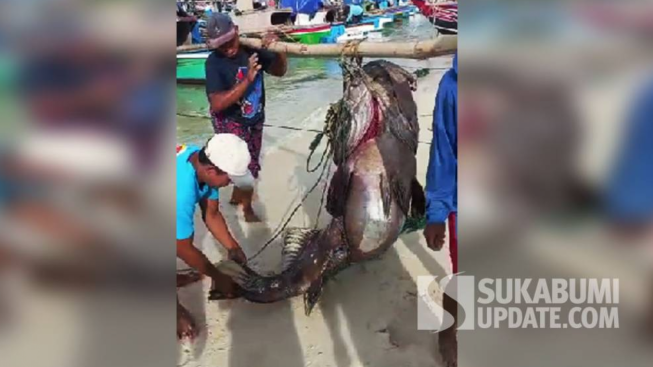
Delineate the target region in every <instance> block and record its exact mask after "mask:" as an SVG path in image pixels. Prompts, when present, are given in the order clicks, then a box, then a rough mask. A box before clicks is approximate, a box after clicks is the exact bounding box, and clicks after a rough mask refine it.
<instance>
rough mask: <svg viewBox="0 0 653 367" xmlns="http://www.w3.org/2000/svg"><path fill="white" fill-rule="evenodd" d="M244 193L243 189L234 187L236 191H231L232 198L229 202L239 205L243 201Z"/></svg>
mask: <svg viewBox="0 0 653 367" xmlns="http://www.w3.org/2000/svg"><path fill="white" fill-rule="evenodd" d="M242 197H243V194H242V193H241V191H240V190H239V189H238V188H237V187H234V191H233V192H232V193H231V200H229V204H231V205H233V206H238V205H240V204H242V203H243V199H242Z"/></svg>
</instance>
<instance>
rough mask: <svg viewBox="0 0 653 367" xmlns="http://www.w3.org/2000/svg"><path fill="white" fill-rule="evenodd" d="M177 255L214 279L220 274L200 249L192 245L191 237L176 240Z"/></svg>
mask: <svg viewBox="0 0 653 367" xmlns="http://www.w3.org/2000/svg"><path fill="white" fill-rule="evenodd" d="M177 257H178V258H180V259H182V260H184V262H185V263H186V264H188V266H190V267H191V268H193V269H195V270H197V271H199V272H200V273H202V274H204V275H207V276H209V277H211V278H214V279H215V278H218V277H220V276H221V274H220V273H219V272H218V269H216V267H215V266H214V265H213V264H211V262H210V261H209V259H207V258H206V256H205V255H204V254H203V253H202V251H200V250H198V249H197V247H195V246H193V239H192V238H187V239H184V240H177Z"/></svg>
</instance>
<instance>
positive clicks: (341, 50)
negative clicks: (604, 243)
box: [177, 35, 458, 59]
mask: <svg viewBox="0 0 653 367" xmlns="http://www.w3.org/2000/svg"><path fill="white" fill-rule="evenodd" d="M240 43H241V44H243V45H246V46H249V47H252V48H261V40H260V39H256V38H242V37H241V39H240ZM457 48H458V37H457V36H450V35H444V36H439V37H436V38H433V39H430V40H426V41H413V42H360V43H358V44H356V43H337V44H319V45H304V44H301V43H287V42H274V43H272V44H271V45H270V46H269V47H268V50H270V51H274V52H283V53H286V54H288V55H289V56H294V57H340V56H341V55H344V56H360V57H383V58H400V59H427V58H429V57H437V56H443V55H450V54H453V53H455V52H456V50H457ZM195 50H207V48H206V45H190V46H179V47H177V52H184V51H195Z"/></svg>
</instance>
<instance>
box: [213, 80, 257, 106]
mask: <svg viewBox="0 0 653 367" xmlns="http://www.w3.org/2000/svg"><path fill="white" fill-rule="evenodd" d="M247 88H249V80H248V79H247V78H246V79H245V80H243V81H242V82H240V83H238V84H236V85H235V86H234V87H233V88H231V89H230V90H228V91H226V92H215V93H211V94H210V95H209V103H210V104H211V112H222V111H224V110H226V109H227V108H229V106H231V105H233V104H234V103H236V102H238V101H239V100H240V99H241V98H243V95H244V94H245V92H246V91H247Z"/></svg>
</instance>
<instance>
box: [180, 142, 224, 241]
mask: <svg viewBox="0 0 653 367" xmlns="http://www.w3.org/2000/svg"><path fill="white" fill-rule="evenodd" d="M199 150H200V149H199V148H198V147H194V146H187V145H178V146H177V239H178V240H185V239H187V238H190V237H192V236H193V233H194V232H195V226H194V223H193V216H194V214H195V205H197V204H198V203H199V202H200V200H202V199H210V200H218V197H219V196H218V189H216V188H213V187H209V186H208V185H202V186H201V187H200V184H199V182H198V181H197V172H195V168H194V167H193V164H192V163H191V162H190V161H189V158H190V156H191V155H192V154H193V153H195V152H198V151H199Z"/></svg>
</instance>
